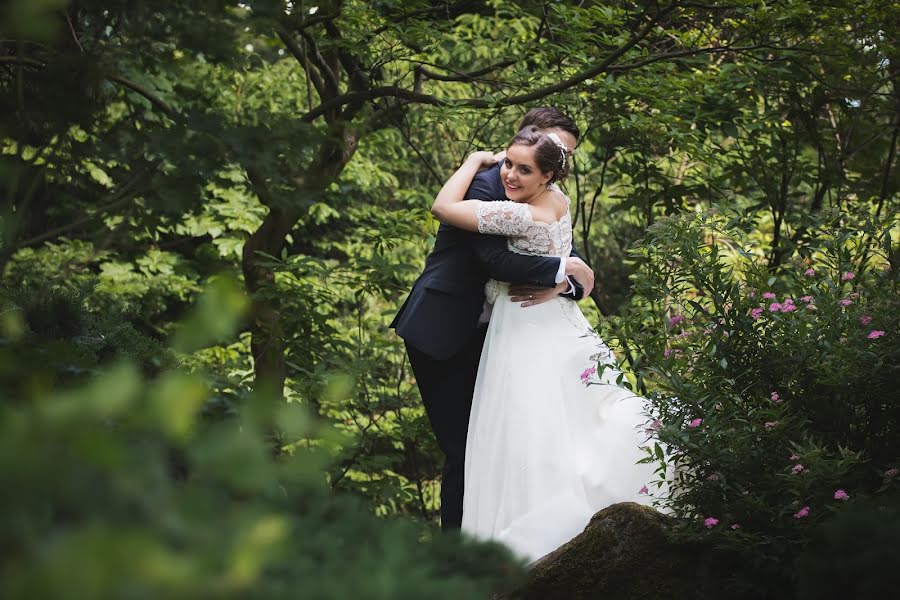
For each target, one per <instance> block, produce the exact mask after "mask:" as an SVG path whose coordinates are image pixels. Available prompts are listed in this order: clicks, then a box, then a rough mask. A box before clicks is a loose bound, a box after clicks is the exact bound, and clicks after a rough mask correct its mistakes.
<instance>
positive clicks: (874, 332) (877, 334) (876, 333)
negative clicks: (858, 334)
mask: <svg viewBox="0 0 900 600" xmlns="http://www.w3.org/2000/svg"><path fill="white" fill-rule="evenodd" d="M883 335H884V332H883V331H882V330H880V329H873V330H872V331H870V332H869V335H867V336H866V337H867V338H869V339H870V340H877V339H878V338H880V337H881V336H883Z"/></svg>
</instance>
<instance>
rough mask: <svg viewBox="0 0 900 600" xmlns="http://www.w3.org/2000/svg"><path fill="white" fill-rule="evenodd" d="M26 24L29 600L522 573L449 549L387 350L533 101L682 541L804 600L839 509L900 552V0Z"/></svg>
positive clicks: (284, 7)
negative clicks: (569, 169)
mask: <svg viewBox="0 0 900 600" xmlns="http://www.w3.org/2000/svg"><path fill="white" fill-rule="evenodd" d="M2 11H3V12H2V21H0V23H2V25H0V32H2V40H0V48H2V50H0V85H2V90H3V93H2V96H0V106H2V112H0V115H2V116H0V126H2V129H0V148H2V153H0V182H2V194H3V203H2V208H0V269H2V306H0V311H2V312H0V315H2V317H0V336H2V345H0V352H2V367H0V376H2V379H3V390H2V395H3V396H2V397H3V424H2V428H3V436H2V442H0V445H2V461H3V478H4V479H5V481H4V486H3V487H4V489H7V490H11V489H15V490H17V492H16V493H15V494H11V495H9V496H8V497H7V498H5V499H4V503H5V504H4V509H5V510H4V514H5V523H4V525H3V529H2V533H0V536H2V544H0V546H2V548H3V549H4V550H3V559H2V560H3V564H2V568H3V572H4V575H10V576H8V577H7V576H4V577H3V581H4V583H3V584H2V585H3V586H4V588H3V589H4V591H5V592H9V593H10V594H12V595H11V596H9V597H13V595H15V596H19V595H21V596H22V597H26V596H30V597H33V596H34V594H35V593H38V595H42V594H43V595H54V596H66V595H69V594H73V593H74V592H73V590H78V594H81V595H78V594H75V595H76V596H77V597H85V595H84V590H95V591H96V594H97V595H103V594H104V593H105V592H108V591H109V590H116V589H119V587H117V586H126V587H127V586H138V587H139V588H141V586H146V589H150V590H156V591H159V590H160V589H163V590H166V591H167V592H168V593H171V594H176V593H177V594H185V595H188V596H191V597H194V596H196V595H198V594H199V595H209V594H211V595H216V594H236V595H241V594H245V593H249V592H248V591H249V590H252V591H253V592H254V593H259V592H260V590H261V589H264V590H266V594H268V595H269V596H277V595H279V594H281V593H288V592H290V590H291V589H292V586H300V587H304V586H305V587H304V589H305V590H307V591H308V592H309V595H310V596H315V597H327V596H329V595H332V596H333V597H347V594H353V593H354V590H357V591H359V590H365V591H366V592H367V593H372V594H374V595H375V596H378V595H379V594H381V595H383V596H384V597H398V595H397V594H399V591H398V590H400V589H410V588H411V587H414V586H415V585H418V586H420V587H419V589H420V590H422V589H429V588H428V586H433V588H434V592H433V595H436V596H441V597H443V595H445V596H446V597H458V596H459V595H460V594H461V593H469V592H471V591H472V590H483V589H486V588H496V587H497V586H501V587H502V586H503V585H506V584H505V583H503V582H505V581H508V580H509V579H510V578H513V579H514V578H515V572H516V571H515V569H512V571H510V568H511V567H509V566H508V565H509V559H508V558H507V557H506V556H505V555H504V554H503V553H502V551H499V550H497V549H496V548H493V547H490V546H488V547H482V546H477V545H472V544H468V545H465V546H464V548H465V551H464V552H463V551H462V550H460V547H459V546H457V545H455V544H467V543H466V542H461V541H459V540H455V539H453V540H450V539H433V538H434V536H433V535H432V534H433V531H434V522H435V519H436V515H437V508H438V507H437V500H438V497H439V473H440V456H439V452H438V450H437V448H436V445H435V443H434V440H433V438H432V435H431V433H430V428H429V426H428V422H427V419H426V417H425V415H424V412H423V410H422V408H421V404H420V401H419V398H418V392H417V390H416V387H415V382H414V380H413V378H412V375H411V372H410V369H409V366H408V364H407V362H406V359H405V353H404V351H403V348H402V343H401V341H400V340H399V339H398V338H397V337H396V336H395V335H394V334H393V332H391V331H390V330H389V329H388V327H387V324H388V323H389V322H390V319H391V318H392V316H393V314H394V313H395V311H396V310H397V308H398V307H399V305H400V303H401V302H402V300H403V298H404V295H405V293H406V292H407V291H408V290H409V288H410V287H411V285H412V282H413V280H414V279H415V277H416V276H417V274H418V273H419V271H420V269H421V266H422V264H423V261H424V258H425V256H426V255H427V253H428V251H429V249H430V247H431V244H432V243H433V239H434V233H435V231H436V223H435V222H434V220H433V219H432V218H431V216H430V214H429V213H428V210H427V208H428V207H429V206H430V202H431V200H432V199H433V197H434V195H435V193H436V192H437V190H438V189H439V187H440V185H441V183H442V182H443V181H444V180H445V179H446V178H447V177H448V176H449V175H450V174H451V173H452V172H453V170H454V169H455V167H456V166H457V165H459V164H460V163H461V161H462V160H463V159H464V158H465V156H466V155H467V154H468V153H470V152H472V151H474V150H479V149H494V150H499V149H501V148H503V147H504V146H505V143H506V141H507V140H508V139H509V137H510V136H511V135H512V133H514V130H515V127H516V124H517V123H518V121H519V120H520V119H521V116H522V115H523V114H524V112H525V111H526V110H528V109H529V108H531V107H534V106H540V105H553V106H556V107H558V108H560V109H562V110H564V111H565V112H567V113H568V114H571V115H572V116H574V117H575V119H576V121H577V122H578V124H579V126H580V127H581V129H582V131H583V136H582V141H581V144H580V146H579V149H578V151H577V153H576V155H575V167H574V170H573V173H572V175H571V176H570V178H569V180H568V182H567V184H566V189H567V191H568V193H569V195H570V196H571V198H572V201H573V205H572V209H573V215H574V218H575V238H576V245H577V247H578V248H579V250H580V252H581V254H582V255H583V256H584V257H585V259H586V261H587V262H588V263H589V264H591V265H592V266H593V268H594V270H595V272H596V274H597V281H598V283H599V285H598V286H597V289H596V290H595V292H594V293H593V294H592V296H591V297H590V298H589V299H586V300H585V301H583V302H582V303H581V306H582V309H583V310H584V311H585V312H586V314H588V316H589V319H590V320H591V322H593V323H597V326H598V328H599V329H600V331H601V334H602V335H603V336H604V337H605V338H606V339H608V340H610V341H611V342H613V343H614V345H615V347H616V350H617V353H618V355H619V357H620V359H622V360H623V362H624V363H625V366H626V369H627V370H628V371H629V372H630V373H633V374H634V376H631V377H630V378H629V380H628V381H627V382H623V384H625V385H631V386H633V387H635V388H636V389H638V391H640V392H641V393H642V394H644V395H647V396H648V398H650V399H651V407H650V412H649V413H648V436H649V437H650V443H649V444H648V448H649V451H650V453H649V454H648V460H654V461H659V462H660V464H661V466H660V473H661V474H663V473H665V468H664V464H669V465H671V464H673V463H676V462H677V463H678V464H679V465H680V470H679V475H678V477H679V479H678V481H677V482H676V483H675V489H677V490H679V493H678V494H677V495H676V497H674V498H672V499H670V506H671V508H672V510H674V511H675V513H676V514H677V515H678V516H679V517H682V518H683V520H684V522H685V529H684V532H685V535H692V536H706V537H709V536H720V538H721V539H720V538H718V537H717V538H714V539H715V540H716V543H718V544H721V545H723V546H726V547H730V548H732V549H733V550H734V551H736V552H738V553H746V555H747V556H749V557H751V558H752V561H751V563H752V564H753V565H754V566H755V567H754V568H758V569H761V572H763V573H765V576H763V577H758V578H756V579H755V580H754V581H753V582H752V583H748V582H747V581H744V582H743V583H740V585H744V586H751V587H752V586H757V591H758V589H762V588H764V589H765V590H767V592H766V593H770V594H774V595H773V596H772V597H777V595H778V593H777V592H773V591H772V590H782V591H783V593H784V594H788V595H789V594H792V593H794V590H795V587H796V586H800V587H797V588H796V589H800V588H801V587H802V586H801V585H800V583H798V581H799V580H798V578H797V577H798V576H797V575H796V573H794V572H793V568H792V566H791V565H794V564H795V562H794V561H795V560H801V559H800V558H798V557H801V558H802V554H803V552H805V551H808V549H809V548H810V547H811V546H810V540H811V539H815V536H816V535H819V534H817V533H816V529H815V528H814V525H819V526H821V527H825V526H827V525H828V523H829V522H831V521H834V520H835V519H837V518H838V517H840V516H841V515H840V510H842V508H843V507H846V508H848V509H849V508H851V507H850V506H848V505H849V504H854V503H856V504H858V505H859V507H860V508H858V511H859V513H858V515H857V516H858V518H859V519H861V520H862V521H861V522H865V523H868V522H869V521H866V519H867V518H868V517H866V516H865V515H870V514H874V513H878V514H879V516H878V519H877V520H878V522H880V523H882V526H880V527H875V526H873V528H872V530H873V531H881V532H889V531H894V532H896V531H897V529H900V525H898V521H897V517H896V511H895V512H894V513H892V514H893V516H892V517H890V518H889V517H888V516H887V515H886V513H885V512H884V509H883V508H882V507H884V506H888V505H890V504H891V503H888V502H886V501H885V500H883V499H884V498H887V497H894V496H892V495H893V494H896V493H897V485H896V475H897V471H896V469H897V467H898V466H900V462H898V461H900V452H898V443H897V441H896V440H897V439H898V435H897V433H898V425H900V414H898V411H900V409H898V406H900V405H898V403H897V399H898V398H897V394H898V392H897V389H898V387H897V385H896V383H897V380H898V375H897V365H898V360H897V359H898V344H897V343H896V336H897V332H898V322H900V316H898V315H900V307H898V300H897V298H898V294H897V287H896V286H897V276H896V273H897V267H898V262H897V246H898V229H897V215H898V194H897V189H898V186H897V183H898V174H897V167H896V162H897V159H896V153H897V137H898V131H900V91H898V89H897V85H896V80H897V68H898V67H897V66H896V65H898V64H900V56H898V40H897V37H896V35H897V31H900V27H898V25H900V18H898V17H900V11H898V8H897V6H896V5H895V4H894V3H892V2H888V1H886V0H880V1H879V0H869V1H861V2H850V1H834V2H827V3H819V2H815V3H813V2H805V1H800V0H786V1H783V2H772V3H766V2H760V1H751V0H734V1H728V2H717V3H702V2H688V1H674V2H602V3H601V2H570V1H569V2H539V1H522V2H499V1H496V2H495V1H481V2H470V1H460V2H450V1H444V2H417V1H412V2H408V1H404V2H394V1H392V0H383V1H378V2H357V1H333V2H327V1H323V2H317V3H313V2H285V1H276V0H260V1H247V2H231V1H227V0H195V1H180V0H173V1H166V2H162V1H156V0H145V1H142V2H127V1H112V2H95V1H91V0H86V1H81V0H73V1H71V2H67V1H65V0H14V1H11V2H7V3H5V5H4V7H3V8H2ZM769 295H772V296H773V297H771V298H769ZM801 297H802V298H806V300H801ZM764 298H765V300H766V302H762V300H763V299H764ZM773 305H777V307H775V308H773ZM810 306H812V307H813V308H810ZM879 332H880V333H879ZM701 334H702V335H701ZM578 376H579V373H573V377H578ZM697 420H699V421H700V423H697ZM695 423H696V424H695ZM762 440H765V443H760V442H761V441H762ZM660 441H661V442H664V444H658V443H656V442H660ZM663 448H666V450H665V451H664V450H663ZM724 449H731V452H730V454H728V456H725V450H724ZM798 467H799V468H798ZM804 476H805V477H804ZM658 483H659V482H648V485H649V486H650V488H651V492H652V490H653V489H657V487H656V485H655V484H658ZM838 488H839V489H838ZM838 491H840V492H843V494H838V493H837V492H838ZM660 499H661V500H665V498H663V497H661V498H660ZM816 501H820V505H821V506H822V508H821V509H820V508H819V506H820V505H816V504H815V502H816ZM810 503H812V504H810ZM867 503H868V504H867ZM826 504H827V507H825V505H826ZM210 506H217V507H219V510H217V511H215V513H210V511H209V510H208V507H210ZM204 507H206V508H204ZM811 507H812V508H811ZM873 511H874V513H873ZM878 511H881V512H878ZM848 512H849V511H848ZM366 513H374V514H375V515H378V516H379V517H386V518H384V519H379V520H372V519H370V517H369V516H367V514H366ZM798 514H799V515H800V516H799V517H798V516H797V515H798ZM859 515H862V516H859ZM398 517H399V518H398ZM854 518H857V517H854ZM891 518H892V519H893V520H891ZM710 519H712V521H715V523H713V524H712V525H710V523H712V521H710ZM398 521H399V522H398ZM800 522H803V523H804V527H806V523H809V525H808V528H806V529H802V530H798V529H797V526H798V524H799V523H800ZM884 523H893V527H894V529H893V530H891V528H890V526H886V525H884ZM719 530H721V532H720V531H719ZM879 535H881V534H879ZM883 535H887V533H884V534H883ZM892 535H894V539H896V535H895V534H892ZM363 540H366V541H367V542H372V541H373V540H379V541H378V542H377V543H376V544H375V547H376V548H380V550H375V551H371V552H370V551H363V550H362V549H361V547H359V546H360V545H361V544H362V543H363ZM379 544H380V545H379ZM86 546H87V547H88V548H90V549H91V551H89V552H85V551H84V548H85V547H86ZM876 546H877V544H876ZM423 547H424V548H425V550H423ZM422 553H424V555H423V554H422ZM123 555H128V556H131V557H139V558H137V559H134V560H130V561H127V565H126V564H125V561H124V560H123V559H122V556H123ZM461 555H464V556H465V558H464V559H461V558H459V557H460V556H461ZM297 556H303V557H305V558H303V559H302V560H300V559H298V558H297ZM422 556H426V557H428V558H426V559H423V558H422ZM448 556H452V557H454V558H453V559H452V560H449V563H448V562H447V561H446V560H444V559H446V558H447V557H448ZM413 557H416V559H417V560H419V561H423V562H422V564H423V565H425V566H423V567H422V568H420V569H419V570H418V571H417V572H416V575H415V576H411V575H410V574H409V567H408V563H409V561H411V560H413ZM442 557H443V558H442ZM487 557H490V560H488V559H487ZM873 560H874V559H873ZM878 560H880V559H878ZM347 562H350V563H352V564H354V565H356V572H358V573H360V574H359V576H358V577H355V578H346V577H342V576H341V573H342V571H341V569H342V568H344V567H346V564H345V563H347ZM870 562H871V561H870ZM448 564H449V565H451V566H447V565H448ZM806 564H807V567H808V568H807V571H808V572H809V573H814V572H815V569H817V568H821V569H822V572H828V567H827V566H822V565H827V560H825V559H822V560H819V561H811V560H807V563H806ZM810 565H819V567H815V566H810ZM869 566H872V565H869ZM848 568H849V567H848ZM853 568H856V569H858V568H861V567H860V566H859V565H856V566H854V567H853ZM873 568H874V567H873ZM370 571H371V572H372V573H370ZM379 571H381V572H385V573H390V574H395V573H400V572H402V573H403V574H404V575H403V577H405V578H406V580H405V583H403V582H401V581H400V580H399V578H398V577H399V576H398V577H379V576H378V575H377V572H379ZM363 573H365V574H363ZM820 575H821V573H819V575H815V574H810V575H808V576H807V577H806V579H805V580H804V581H807V583H806V584H803V585H812V584H811V583H809V582H811V581H816V580H817V577H818V576H820ZM416 577H418V578H419V579H418V580H417V579H415V578H416ZM800 580H803V577H802V576H801V577H800ZM73 581H74V582H75V584H73V583H72V582H73ZM300 581H302V582H304V583H303V585H302V586H301V584H300V583H299V582H300ZM136 582H137V583H136ZM448 582H449V583H448ZM786 584H787V585H786ZM141 589H144V588H141ZM293 589H294V590H296V589H297V588H296V587H294V588H293ZM804 589H806V588H804ZM784 590H788V591H784ZM809 593H811V594H812V592H809ZM4 595H5V594H4ZM87 595H90V594H87ZM810 597H812V596H810Z"/></svg>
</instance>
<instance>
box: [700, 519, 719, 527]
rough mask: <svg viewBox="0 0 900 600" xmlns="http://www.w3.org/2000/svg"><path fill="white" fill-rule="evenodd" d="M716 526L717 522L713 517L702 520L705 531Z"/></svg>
mask: <svg viewBox="0 0 900 600" xmlns="http://www.w3.org/2000/svg"><path fill="white" fill-rule="evenodd" d="M718 524H719V520H718V519H717V518H715V517H706V518H705V519H704V520H703V526H704V527H706V528H707V529H712V528H713V527H715V526H716V525H718Z"/></svg>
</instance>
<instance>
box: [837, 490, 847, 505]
mask: <svg viewBox="0 0 900 600" xmlns="http://www.w3.org/2000/svg"><path fill="white" fill-rule="evenodd" d="M834 499H835V500H840V501H842V502H844V501H847V500H849V499H850V494H848V493H847V492H845V491H844V490H836V491H835V492H834Z"/></svg>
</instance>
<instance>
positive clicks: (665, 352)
mask: <svg viewBox="0 0 900 600" xmlns="http://www.w3.org/2000/svg"><path fill="white" fill-rule="evenodd" d="M663 356H664V357H666V358H669V357H670V356H672V349H671V348H666V349H665V350H663Z"/></svg>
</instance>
